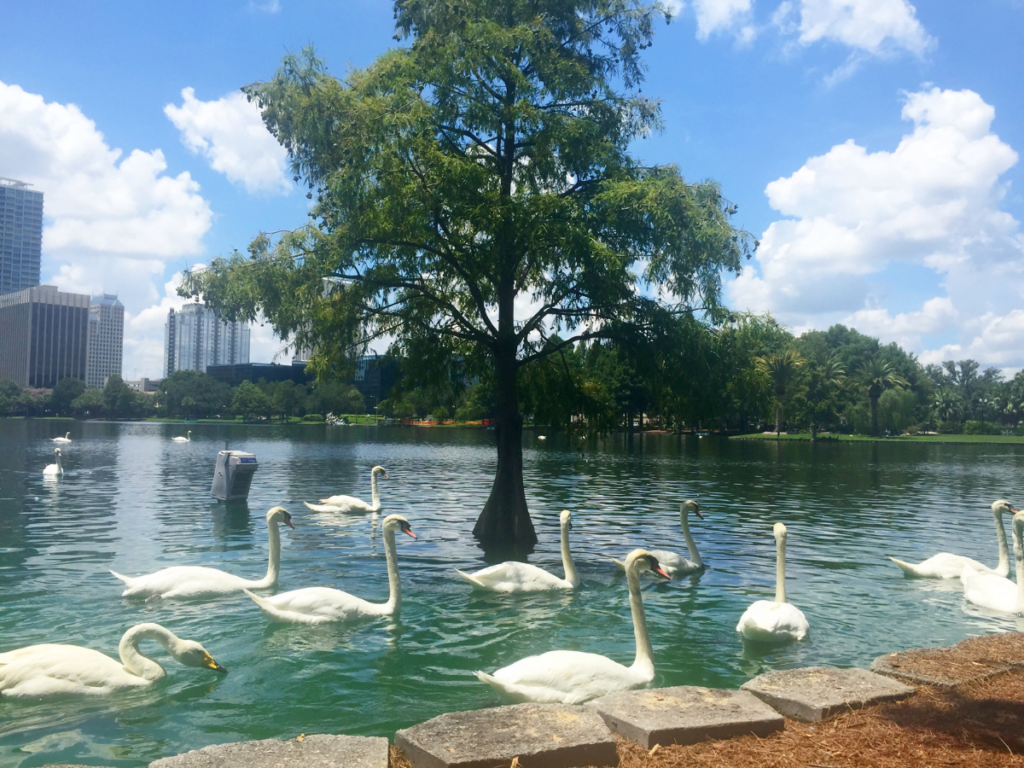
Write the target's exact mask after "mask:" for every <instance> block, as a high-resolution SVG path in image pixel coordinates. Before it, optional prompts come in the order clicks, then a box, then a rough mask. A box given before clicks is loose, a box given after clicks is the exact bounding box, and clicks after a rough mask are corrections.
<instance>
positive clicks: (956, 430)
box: [939, 421, 964, 435]
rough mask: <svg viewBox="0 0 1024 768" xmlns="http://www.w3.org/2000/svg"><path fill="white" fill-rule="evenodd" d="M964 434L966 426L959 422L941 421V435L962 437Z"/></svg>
mask: <svg viewBox="0 0 1024 768" xmlns="http://www.w3.org/2000/svg"><path fill="white" fill-rule="evenodd" d="M963 432H964V425H963V424H961V423H960V422H959V421H940V422H939V434H940V435H962V434H963Z"/></svg>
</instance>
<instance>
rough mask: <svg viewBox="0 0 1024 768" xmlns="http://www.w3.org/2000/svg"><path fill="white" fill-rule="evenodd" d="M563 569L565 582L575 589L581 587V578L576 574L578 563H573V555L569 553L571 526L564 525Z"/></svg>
mask: <svg viewBox="0 0 1024 768" xmlns="http://www.w3.org/2000/svg"><path fill="white" fill-rule="evenodd" d="M562 568H563V569H564V570H565V580H566V581H568V582H569V583H570V584H572V586H573V588H574V589H575V588H576V587H578V586H579V585H580V576H579V574H578V573H577V572H576V563H574V562H573V561H572V553H571V552H570V551H569V525H568V524H567V523H563V524H562Z"/></svg>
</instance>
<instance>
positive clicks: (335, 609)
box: [245, 515, 416, 624]
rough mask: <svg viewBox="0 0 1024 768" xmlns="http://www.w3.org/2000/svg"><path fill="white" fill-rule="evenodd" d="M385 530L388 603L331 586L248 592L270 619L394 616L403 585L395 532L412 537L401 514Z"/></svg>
mask: <svg viewBox="0 0 1024 768" xmlns="http://www.w3.org/2000/svg"><path fill="white" fill-rule="evenodd" d="M381 529H382V530H383V532H384V552H385V557H386V558H387V564H388V587H389V589H390V595H389V597H388V600H387V602H386V603H371V602H369V601H367V600H363V599H362V598H359V597H355V596H354V595H350V594H349V593H348V592H342V591H341V590H340V589H330V588H329V587H308V588H306V589H296V590H293V591H291V592H282V593H281V594H279V595H274V596H273V597H259V596H257V595H254V594H253V593H252V592H250V591H249V590H245V594H247V595H248V596H249V597H251V598H252V600H253V602H254V603H256V605H258V606H259V607H260V610H262V611H263V613H264V614H265V615H266V617H267V618H268V619H269V620H270V621H275V622H291V623H295V624H323V623H326V622H329V621H354V620H357V619H372V618H375V617H377V616H391V615H392V614H396V613H398V612H399V610H401V607H402V584H401V582H400V581H399V578H398V554H397V552H396V551H395V533H396V532H397V531H401V532H402V533H405V534H407V535H409V536H411V537H412V538H414V539H415V538H416V534H415V533H413V532H412V528H411V527H410V526H409V521H408V520H406V519H405V518H404V517H402V516H401V515H388V516H387V517H385V518H384V523H383V524H382V526H381Z"/></svg>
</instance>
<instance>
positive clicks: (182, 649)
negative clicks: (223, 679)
mask: <svg viewBox="0 0 1024 768" xmlns="http://www.w3.org/2000/svg"><path fill="white" fill-rule="evenodd" d="M167 650H168V651H170V653H171V656H173V657H174V660H175V661H177V662H178V663H179V664H184V665H185V666H186V667H197V668H201V669H212V670H213V671H214V672H220V673H221V674H222V675H223V674H227V670H226V669H224V667H222V666H221V665H220V664H218V663H217V662H216V661H214V660H213V656H211V655H210V654H209V652H208V651H207V650H206V649H205V648H203V646H202V645H200V644H199V643H197V642H196V641H195V640H182V639H180V638H179V639H177V642H175V643H173V644H172V645H171V646H170V647H169V648H168V649H167Z"/></svg>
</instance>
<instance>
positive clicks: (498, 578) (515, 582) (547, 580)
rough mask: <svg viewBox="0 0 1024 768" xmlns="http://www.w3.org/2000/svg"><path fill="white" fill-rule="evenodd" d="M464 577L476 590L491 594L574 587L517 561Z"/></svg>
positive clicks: (535, 567) (556, 577)
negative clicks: (483, 590)
mask: <svg viewBox="0 0 1024 768" xmlns="http://www.w3.org/2000/svg"><path fill="white" fill-rule="evenodd" d="M462 577H463V578H464V579H466V580H467V581H468V582H470V583H471V584H472V585H473V586H475V587H476V588H478V589H486V590H489V591H491V592H540V591H542V590H547V589H569V588H571V586H572V585H571V584H569V582H568V581H566V580H565V579H560V578H559V577H558V576H555V575H554V574H552V573H548V572H547V571H545V570H544V569H543V568H538V567H537V566H536V565H530V564H529V563H519V562H516V561H509V562H507V563H498V564H497V565H492V566H490V567H488V568H484V569H482V570H479V571H477V572H476V573H473V574H465V573H463V574H462Z"/></svg>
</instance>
